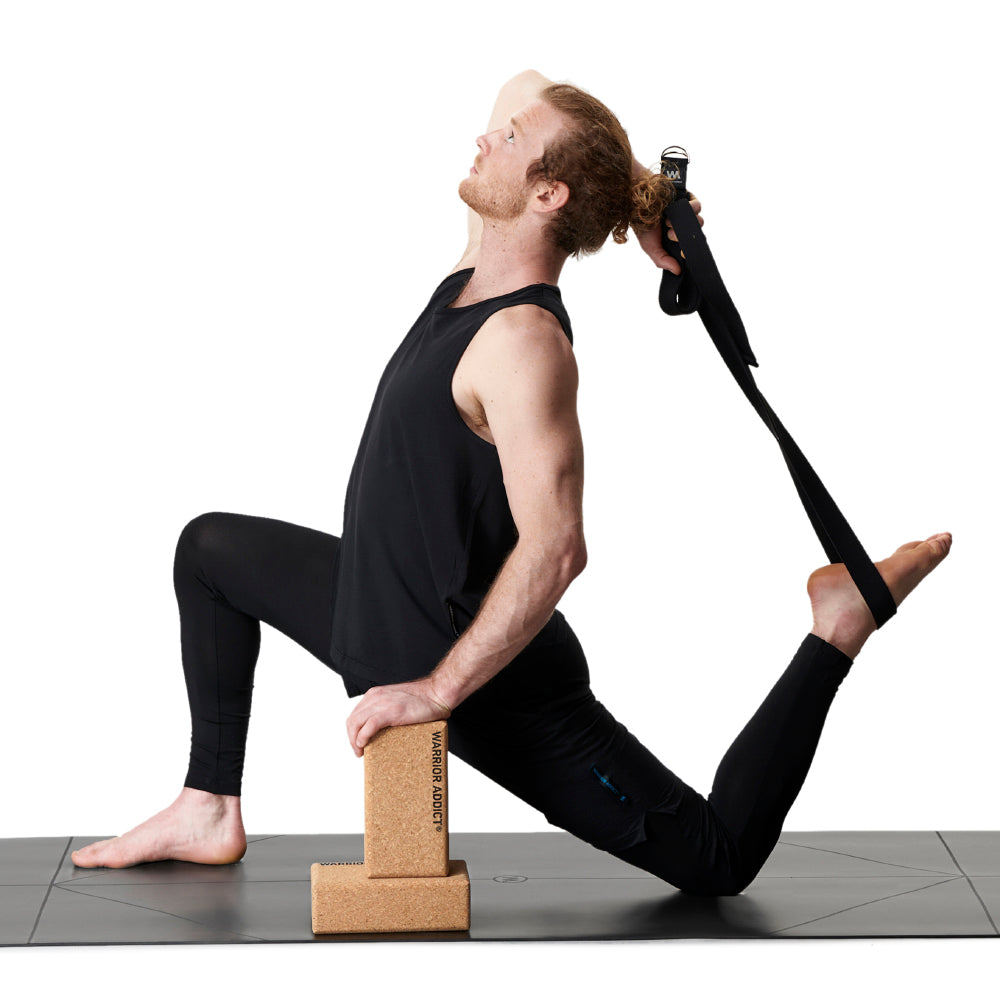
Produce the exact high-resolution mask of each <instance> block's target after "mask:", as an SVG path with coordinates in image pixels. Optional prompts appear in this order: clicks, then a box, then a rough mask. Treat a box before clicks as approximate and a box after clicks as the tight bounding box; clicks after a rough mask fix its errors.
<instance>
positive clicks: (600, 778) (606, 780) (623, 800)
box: [590, 766, 628, 805]
mask: <svg viewBox="0 0 1000 1000" xmlns="http://www.w3.org/2000/svg"><path fill="white" fill-rule="evenodd" d="M590 770H591V772H592V773H593V774H595V775H596V776H597V780H598V781H599V782H600V783H601V784H602V785H604V787H605V788H606V789H607V790H608V791H609V792H611V794H612V795H614V796H615V798H616V799H618V801H619V802H621V803H622V804H623V805H624V804H625V803H626V802H628V796H627V795H622V793H621V789H620V788H616V787H615V786H614V784H612V782H611V780H610V779H609V778H608V776H607V775H606V774H601V772H600V771H598V770H597V767H596V766H595V767H592V768H591V769H590Z"/></svg>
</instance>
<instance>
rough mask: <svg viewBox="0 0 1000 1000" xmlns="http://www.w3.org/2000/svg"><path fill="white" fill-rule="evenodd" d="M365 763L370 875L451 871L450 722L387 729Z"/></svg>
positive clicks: (405, 875)
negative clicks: (449, 823) (449, 852)
mask: <svg viewBox="0 0 1000 1000" xmlns="http://www.w3.org/2000/svg"><path fill="white" fill-rule="evenodd" d="M364 762H365V869H366V872H367V875H368V877H369V878H374V879H379V878H423V877H432V878H443V877H445V876H448V874H449V867H448V723H447V722H423V723H419V724H417V725H412V726H395V727H392V728H389V729H383V730H381V731H380V732H378V733H376V735H375V736H374V737H373V739H372V740H371V742H370V743H369V744H368V745H367V746H366V747H365V753H364Z"/></svg>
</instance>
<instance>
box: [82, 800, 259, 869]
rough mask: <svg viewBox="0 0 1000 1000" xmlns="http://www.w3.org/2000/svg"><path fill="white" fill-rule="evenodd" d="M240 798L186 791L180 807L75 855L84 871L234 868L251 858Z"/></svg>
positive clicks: (172, 808)
mask: <svg viewBox="0 0 1000 1000" xmlns="http://www.w3.org/2000/svg"><path fill="white" fill-rule="evenodd" d="M246 849H247V838H246V834H245V832H244V830H243V817H242V814H241V812H240V798H239V796H238V795H213V794H212V793H210V792H203V791H201V790H200V789H197V788H186V787H185V788H183V789H182V790H181V794H180V795H178V796H177V799H176V801H174V803H173V804H172V805H170V806H168V807H167V808H166V809H164V810H163V812H159V813H157V814H156V815H155V816H153V817H152V818H150V819H147V820H146V822H145V823H140V824H139V826H137V827H136V828H135V829H134V830H129V832H128V833H126V834H123V835H122V836H121V837H114V838H113V839H111V840H99V841H98V842H97V843H96V844H90V845H88V846H87V847H82V848H80V850H78V851H74V852H73V855H72V857H73V864H75V865H76V866H77V867H79V868H128V867H129V866H130V865H138V864H142V863H143V862H145V861H168V860H174V861H197V862H199V863H200V864H203V865H231V864H234V863H235V862H237V861H239V860H240V858H242V857H243V855H244V854H245V853H246Z"/></svg>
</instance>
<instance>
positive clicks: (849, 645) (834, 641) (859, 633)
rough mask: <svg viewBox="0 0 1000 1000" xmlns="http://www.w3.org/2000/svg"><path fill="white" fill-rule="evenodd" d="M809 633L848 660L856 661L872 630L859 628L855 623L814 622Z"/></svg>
mask: <svg viewBox="0 0 1000 1000" xmlns="http://www.w3.org/2000/svg"><path fill="white" fill-rule="evenodd" d="M811 631H812V634H813V635H815V636H818V637H819V638H820V639H822V640H823V641H824V642H828V643H829V644H830V645H831V646H833V647H835V648H836V649H839V650H840V651H841V652H842V653H843V654H844V655H845V656H846V657H848V658H849V659H851V660H856V659H857V658H858V654H859V653H860V652H861V649H862V647H863V646H864V644H865V643H866V642H867V641H868V639H869V637H870V636H871V634H872V631H873V630H872V629H869V628H867V627H861V626H859V625H858V624H857V622H856V621H847V622H845V621H832V622H831V621H819V622H818V621H814V622H813V627H812V630H811Z"/></svg>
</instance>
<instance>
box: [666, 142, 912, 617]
mask: <svg viewBox="0 0 1000 1000" xmlns="http://www.w3.org/2000/svg"><path fill="white" fill-rule="evenodd" d="M675 149H680V147H678V146H671V147H670V148H669V149H666V150H664V151H663V156H662V158H661V161H660V162H661V171H662V172H663V173H665V174H667V175H668V176H669V177H670V179H671V180H672V181H673V182H674V186H675V187H676V189H677V194H676V197H675V199H674V200H673V201H672V202H671V203H670V205H669V206H667V209H666V211H665V212H664V213H663V219H662V221H661V227H662V233H663V248H664V249H665V250H666V251H667V253H669V254H670V256H671V257H673V258H674V259H675V260H677V261H679V262H680V264H681V274H680V275H679V276H678V275H675V274H672V273H671V272H670V271H664V272H663V274H662V277H661V279H660V308H661V309H662V310H663V311H664V312H665V313H668V314H669V315H672V316H676V315H681V314H684V313H691V312H694V311H695V310H697V312H698V315H699V316H700V317H701V321H702V323H704V325H705V329H706V330H707V331H708V333H709V336H710V337H711V338H712V342H713V343H714V344H715V346H716V348H717V349H718V351H719V353H720V354H721V355H722V359H723V360H724V361H725V363H726V366H727V367H728V368H729V371H730V372H731V373H732V376H733V378H735V379H736V381H737V382H738V383H739V386H740V388H741V389H742V390H743V392H744V394H745V395H746V397H747V399H749V400H750V403H751V404H752V405H753V408H754V409H755V410H756V411H757V413H758V415H759V416H760V418H761V420H763V421H764V423H765V424H766V425H767V428H768V430H770V432H771V433H772V434H773V435H774V437H775V439H776V440H777V442H778V445H779V447H780V448H781V452H782V454H783V456H784V458H785V464H786V465H787V466H788V471H789V472H790V473H791V476H792V480H793V481H794V483H795V488H796V489H797V490H798V494H799V499H800V500H801V501H802V505H803V507H805V510H806V513H807V514H808V515H809V520H810V521H811V522H812V526H813V529H814V530H815V532H816V535H817V536H818V538H819V540H820V542H821V544H822V545H823V550H824V551H825V552H826V556H827V558H828V559H829V560H830V562H832V563H836V562H842V563H844V565H845V566H846V567H847V571H848V572H849V573H850V574H851V578H852V579H853V580H854V582H855V584H857V587H858V590H860V591H861V596H862V597H863V598H864V600H865V603H866V604H867V605H868V607H869V609H870V610H871V613H872V615H873V616H874V618H875V624H876V626H877V627H878V628H881V627H882V626H883V625H884V624H885V623H886V622H887V621H888V620H889V619H890V618H891V617H892V616H893V615H894V614H895V613H896V602H895V601H894V600H893V598H892V594H890V593H889V588H888V587H887V586H886V584H885V581H884V580H883V579H882V577H881V575H880V574H879V572H878V570H877V569H876V568H875V565H874V564H873V563H872V561H871V559H870V558H869V557H868V554H867V553H866V552H865V550H864V548H863V547H862V545H861V542H860V541H858V538H857V536H856V535H855V534H854V532H853V530H852V529H851V526H850V525H849V524H848V523H847V519H846V518H845V517H844V515H843V514H842V513H841V512H840V510H839V509H838V507H837V505H836V504H835V503H834V501H833V498H832V497H831V496H830V494H829V493H828V492H827V490H826V487H825V486H824V485H823V483H822V482H821V481H820V478H819V476H818V475H816V473H815V471H814V470H813V468H812V466H811V465H810V464H809V462H808V460H807V459H806V457H805V455H803V454H802V451H801V450H800V449H799V447H798V445H797V444H796V443H795V441H793V440H792V436H791V435H790V434H789V433H788V431H786V430H785V428H784V427H783V426H782V424H781V421H780V420H778V418H777V416H776V415H775V413H774V411H773V410H772V409H771V407H770V405H769V404H768V402H767V400H766V399H765V398H764V396H763V394H762V393H761V391H760V389H759V388H758V387H757V383H756V382H755V381H754V378H753V374H752V373H751V371H750V366H753V367H754V368H756V367H758V365H757V359H756V358H755V357H754V353H753V351H752V350H751V348H750V342H749V340H748V339H747V334H746V330H745V329H744V327H743V321H742V319H740V314H739V313H738V312H737V311H736V306H735V305H734V304H733V300H732V299H731V298H730V297H729V292H728V291H727V290H726V286H725V284H724V283H723V281H722V276H721V275H720V274H719V270H718V268H717V267H716V265H715V260H714V258H713V257H712V252H711V250H710V249H709V246H708V243H707V242H706V240H705V237H704V234H703V233H702V229H701V225H700V224H699V222H698V220H697V218H696V217H695V214H694V211H693V210H692V208H691V205H690V204H689V201H690V198H691V195H690V193H689V192H688V191H687V165H688V157H687V154H686V152H685V151H684V150H683V149H681V153H680V154H678V153H674V152H673V150H675ZM681 154H683V155H681ZM668 221H669V222H670V225H671V226H673V230H674V235H675V236H676V237H677V242H676V243H675V242H674V241H672V240H668V239H667V222H668ZM682 252H683V257H681V253H682Z"/></svg>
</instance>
